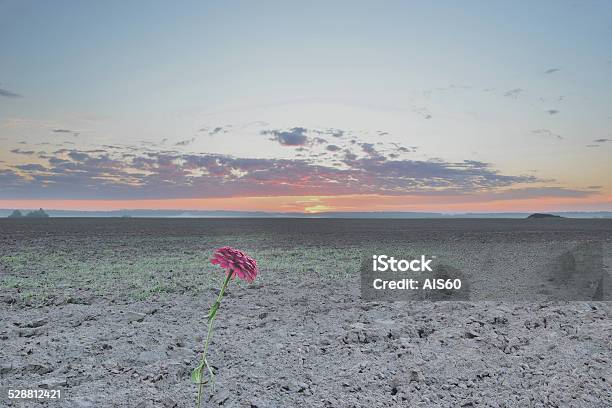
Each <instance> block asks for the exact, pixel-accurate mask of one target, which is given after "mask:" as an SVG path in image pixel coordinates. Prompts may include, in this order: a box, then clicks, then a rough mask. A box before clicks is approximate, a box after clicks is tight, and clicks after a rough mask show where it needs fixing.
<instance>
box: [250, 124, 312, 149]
mask: <svg viewBox="0 0 612 408" xmlns="http://www.w3.org/2000/svg"><path fill="white" fill-rule="evenodd" d="M307 131H308V129H306V128H303V127H294V128H291V129H289V130H287V131H280V130H262V131H261V134H262V135H272V136H273V137H272V138H271V139H270V140H276V141H277V142H279V143H280V144H281V145H283V146H304V145H305V144H306V143H307V142H308V137H307V136H306V132H307Z"/></svg>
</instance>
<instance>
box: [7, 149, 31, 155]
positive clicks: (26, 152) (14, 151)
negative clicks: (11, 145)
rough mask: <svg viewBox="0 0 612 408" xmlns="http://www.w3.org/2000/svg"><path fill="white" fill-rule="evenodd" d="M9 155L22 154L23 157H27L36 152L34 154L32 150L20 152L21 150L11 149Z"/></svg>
mask: <svg viewBox="0 0 612 408" xmlns="http://www.w3.org/2000/svg"><path fill="white" fill-rule="evenodd" d="M11 153H15V154H24V155H27V156H29V155H32V154H34V153H36V152H35V151H33V150H21V149H13V150H11Z"/></svg>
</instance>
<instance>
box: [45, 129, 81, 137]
mask: <svg viewBox="0 0 612 408" xmlns="http://www.w3.org/2000/svg"><path fill="white" fill-rule="evenodd" d="M51 131H52V132H53V133H68V134H71V135H72V136H74V137H77V136H78V135H79V134H80V132H77V131H75V130H70V129H51Z"/></svg>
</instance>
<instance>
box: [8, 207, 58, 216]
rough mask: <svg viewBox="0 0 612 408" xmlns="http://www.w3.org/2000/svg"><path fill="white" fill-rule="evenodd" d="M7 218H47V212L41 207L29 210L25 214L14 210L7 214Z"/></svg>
mask: <svg viewBox="0 0 612 408" xmlns="http://www.w3.org/2000/svg"><path fill="white" fill-rule="evenodd" d="M8 217H9V218H49V214H47V213H46V212H45V210H43V209H42V208H39V209H38V210H34V211H30V212H28V213H27V214H26V215H23V214H22V213H21V211H19V210H15V211H13V212H12V213H11V215H9V216H8Z"/></svg>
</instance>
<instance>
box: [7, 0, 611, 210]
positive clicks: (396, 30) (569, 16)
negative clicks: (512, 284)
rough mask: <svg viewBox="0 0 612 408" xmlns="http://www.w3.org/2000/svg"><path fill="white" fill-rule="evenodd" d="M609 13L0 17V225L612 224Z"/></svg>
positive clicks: (244, 5) (117, 6)
mask: <svg viewBox="0 0 612 408" xmlns="http://www.w3.org/2000/svg"><path fill="white" fill-rule="evenodd" d="M611 21H612V3H611V2H608V1H590V2H589V1H539V2H527V1H525V2H520V1H516V2H502V1H493V2H490V1H466V2H455V1H447V2H445V1H437V2H422V1H418V2H417V1H398V2H394V1H385V2H374V1H369V2H359V1H350V2H349V1H347V2H343V1H334V2H323V1H321V2H317V1H312V2H297V1H295V2H294V1H284V2H280V1H274V2H272V1H270V2H268V1H258V2H252V1H244V2H235V1H223V2H221V1H214V2H208V1H201V0H200V1H184V2H180V3H174V2H166V1H131V2H122V1H105V2H80V1H61V0H56V1H53V2H44V1H28V0H20V1H14V0H9V1H7V0H0V56H1V57H0V208H37V207H41V206H42V207H44V208H49V209H82V210H89V209H91V210H94V209H95V210H105V209H108V210H111V209H124V208H139V209H140V208H142V209H145V208H152V209H154V208H163V209H171V208H176V209H202V210H206V209H208V210H259V211H303V212H310V213H316V212H324V211H440V212H476V211H488V212H489V211H490V212H506V211H507V212H512V211H605V210H612V177H610V175H611V174H612V160H610V158H611V153H612V98H611V97H610V95H612V46H611V45H610V39H611V38H612V24H610V22H611Z"/></svg>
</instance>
